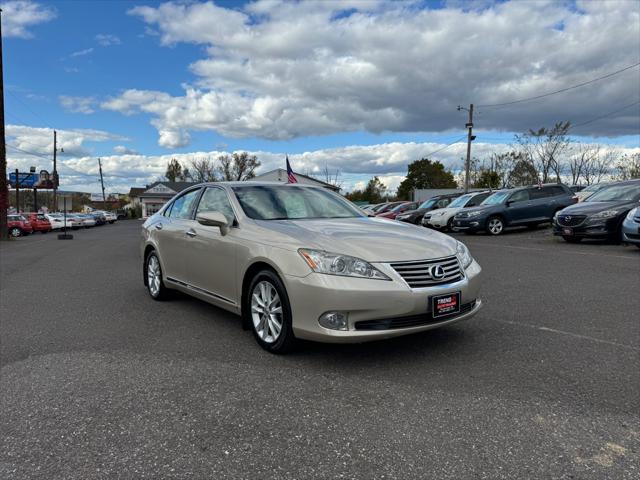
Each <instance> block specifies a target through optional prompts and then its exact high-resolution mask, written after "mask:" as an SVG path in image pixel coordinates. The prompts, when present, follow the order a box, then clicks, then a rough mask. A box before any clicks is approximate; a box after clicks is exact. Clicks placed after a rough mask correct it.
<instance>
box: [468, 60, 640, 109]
mask: <svg viewBox="0 0 640 480" xmlns="http://www.w3.org/2000/svg"><path fill="white" fill-rule="evenodd" d="M638 65H640V62H638V63H635V64H633V65H629V66H628V67H625V68H622V69H620V70H616V71H615V72H611V73H608V74H606V75H603V76H601V77H598V78H594V79H592V80H589V81H587V82H582V83H578V84H576V85H572V86H570V87H566V88H562V89H560V90H556V91H555V92H549V93H544V94H542V95H536V96H534V97H528V98H521V99H519V100H513V101H511V102H504V103H492V104H487V105H478V108H489V107H503V106H506V105H514V104H516V103H522V102H529V101H531V100H537V99H539V98H544V97H549V96H551V95H556V94H558V93H562V92H566V91H569V90H573V89H575V88H579V87H584V86H585V85H590V84H592V83H595V82H599V81H600V80H604V79H605V78H609V77H613V76H614V75H618V74H619V73H622V72H625V71H627V70H631V69H632V68H635V67H637V66H638Z"/></svg>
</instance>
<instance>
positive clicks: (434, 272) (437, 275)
mask: <svg viewBox="0 0 640 480" xmlns="http://www.w3.org/2000/svg"><path fill="white" fill-rule="evenodd" d="M429 273H430V274H431V278H433V279H434V280H440V279H442V278H444V268H442V265H434V266H433V267H431V268H430V269H429Z"/></svg>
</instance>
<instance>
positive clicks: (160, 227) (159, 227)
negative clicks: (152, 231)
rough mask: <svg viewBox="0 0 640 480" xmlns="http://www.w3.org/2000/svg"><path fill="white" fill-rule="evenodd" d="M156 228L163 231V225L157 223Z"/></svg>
mask: <svg viewBox="0 0 640 480" xmlns="http://www.w3.org/2000/svg"><path fill="white" fill-rule="evenodd" d="M154 226H155V227H156V230H162V224H161V223H156V224H155V225H154Z"/></svg>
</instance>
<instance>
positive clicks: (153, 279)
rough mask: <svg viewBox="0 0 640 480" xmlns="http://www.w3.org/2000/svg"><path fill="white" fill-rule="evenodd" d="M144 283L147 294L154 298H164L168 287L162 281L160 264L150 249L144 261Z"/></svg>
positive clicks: (167, 294)
mask: <svg viewBox="0 0 640 480" xmlns="http://www.w3.org/2000/svg"><path fill="white" fill-rule="evenodd" d="M144 273H145V284H146V286H147V291H148V292H149V295H150V296H151V298H153V299H154V300H158V301H160V300H166V299H167V298H168V297H169V289H168V288H167V287H165V286H164V282H163V281H162V266H161V265H160V259H159V257H158V254H157V253H156V252H155V250H151V251H150V252H149V254H148V255H147V258H146V259H145V261H144Z"/></svg>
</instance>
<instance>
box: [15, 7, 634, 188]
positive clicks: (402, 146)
mask: <svg viewBox="0 0 640 480" xmlns="http://www.w3.org/2000/svg"><path fill="white" fill-rule="evenodd" d="M592 3H594V2H592ZM596 3H597V2H596ZM600 3H607V2H600ZM459 5H460V3H459V2H414V3H413V4H411V5H410V6H409V7H406V6H405V7H402V6H401V5H400V4H398V3H385V2H382V3H378V2H371V3H367V2H342V3H331V2H301V3H284V4H282V3H279V2H268V1H267V2H265V1H261V2H257V3H249V4H247V3H241V2H224V1H219V2H216V3H215V4H214V3H211V2H207V3H202V2H186V3H185V2H178V3H161V2H135V1H133V2H126V1H91V2H80V1H60V2H57V1H49V2H35V1H31V0H23V1H18V2H16V1H8V2H3V9H4V10H5V14H4V18H3V35H4V38H3V41H4V75H5V91H6V94H5V113H6V120H7V124H9V125H13V126H16V127H24V128H20V129H16V128H14V129H13V130H12V129H8V133H9V138H8V143H9V144H11V145H14V146H18V145H19V146H20V147H21V149H22V150H28V151H30V152H33V153H37V154H39V155H47V154H48V152H50V150H51V147H50V145H48V144H46V142H45V140H44V139H43V137H44V136H46V135H48V134H47V133H46V132H47V131H44V130H37V129H52V128H55V129H57V130H59V131H62V132H67V133H63V135H62V138H63V140H64V141H67V142H68V147H67V148H66V152H67V156H66V157H64V158H63V161H65V162H68V165H69V168H72V167H71V166H72V165H73V168H76V169H81V170H82V171H84V170H83V168H85V164H86V165H87V166H86V168H87V171H90V173H92V174H93V173H94V172H93V170H91V169H92V168H93V167H92V166H91V167H90V165H93V163H92V162H93V160H92V159H94V158H95V157H97V156H109V157H113V158H112V161H111V162H110V163H109V164H108V168H113V169H114V170H113V171H112V172H111V173H113V174H114V175H115V172H116V170H122V171H127V170H131V172H132V173H131V176H130V177H129V178H127V179H126V182H130V183H140V182H144V181H145V180H149V179H153V178H154V177H157V176H158V172H160V171H161V170H162V165H161V164H162V162H164V161H165V160H164V157H165V156H167V155H169V156H171V155H180V154H182V155H187V156H188V154H190V153H191V152H222V151H234V150H248V151H251V152H262V154H263V157H264V161H263V163H264V166H265V167H274V166H279V165H277V164H278V162H279V160H278V158H280V155H279V154H284V153H288V154H290V155H292V158H293V159H295V161H296V164H297V165H298V167H297V168H298V169H299V170H301V171H313V170H314V169H317V168H322V167H323V166H324V165H326V164H329V166H330V167H331V168H336V169H340V171H341V172H343V174H344V176H345V178H347V179H349V182H351V185H350V186H353V185H354V184H355V183H356V182H359V181H363V180H365V179H366V178H368V177H370V176H371V175H372V174H378V175H381V176H383V177H388V183H389V185H390V186H395V185H397V183H398V182H399V181H400V180H401V177H402V175H403V173H404V172H406V165H407V163H409V162H410V161H411V160H412V159H415V158H412V157H411V155H418V156H420V155H421V154H424V153H428V152H430V151H433V150H437V149H439V148H440V147H442V146H446V144H448V143H450V142H451V141H452V140H455V139H457V138H459V137H462V136H463V135H464V134H465V130H464V128H463V127H464V123H465V121H466V112H457V111H456V110H455V106H456V105H457V103H462V104H463V105H467V104H468V103H469V102H470V101H473V102H475V103H480V104H483V103H487V104H490V103H497V102H500V101H510V100H514V99H518V98H523V97H528V96H531V95H532V94H533V95H535V94H540V93H545V92H548V91H553V90H554V89H557V88H562V87H565V86H568V85H573V84H576V83H579V82H582V81H586V80H589V79H592V78H596V77H598V76H600V75H603V74H606V73H608V72H612V71H616V70H618V69H620V68H623V67H626V66H629V65H633V64H634V62H638V61H640V60H639V57H640V52H639V51H638V48H637V42H635V43H634V41H633V40H634V38H635V39H636V40H637V39H638V38H640V20H638V19H639V18H640V16H639V15H640V12H639V9H640V7H638V4H634V3H633V2H626V5H622V6H620V5H617V6H616V8H613V6H612V5H597V6H594V5H589V4H585V5H583V4H576V5H577V6H576V5H574V4H569V5H566V6H565V5H560V4H556V5H551V6H548V5H547V6H544V5H542V4H535V3H534V2H501V3H499V4H493V3H492V2H484V1H483V2H467V3H464V4H463V5H464V7H465V8H464V9H460V8H459ZM145 7H146V8H145ZM20 9H22V10H24V9H27V10H28V13H29V14H30V15H31V19H29V15H22V16H21V17H20V18H21V20H20V21H22V22H23V24H22V25H16V24H15V22H17V21H18V20H16V19H18V15H17V13H16V12H19V11H20ZM8 17H11V18H8ZM24 18H27V20H24ZM596 20H597V21H600V22H602V23H603V24H604V25H606V26H607V28H606V29H605V31H604V32H601V37H600V38H594V37H595V36H594V35H593V34H589V31H588V29H587V28H586V27H585V25H587V24H588V23H589V22H593V21H596ZM11 22H14V24H11ZM466 22H468V23H466ZM492 22H493V23H492ZM523 22H524V23H523ZM465 23H466V24H465ZM511 23H512V24H513V25H510V24H511ZM470 25H475V28H473V29H471V30H470V29H469V26H470ZM496 25H499V27H496ZM505 25H506V26H505ZM558 25H561V26H562V27H561V28H559V27H558ZM401 27H402V28H401ZM470 31H471V32H475V33H474V35H473V36H468V35H469V32H470ZM405 35H406V36H405ZM465 36H468V37H467V38H465ZM514 45H518V46H517V47H514ZM634 45H635V46H634ZM603 51H604V52H614V53H612V54H611V55H609V56H608V57H603V56H602V52H603ZM639 70H640V69H638V68H635V69H631V70H629V71H627V72H624V73H621V74H620V75H617V76H615V77H614V78H612V79H610V80H607V81H603V82H599V83H595V84H593V85H591V86H587V87H584V88H582V89H576V90H574V91H571V92H568V93H566V94H563V95H558V96H555V97H550V98H547V99H543V100H541V101H536V102H530V103H526V104H520V105H518V106H517V107H516V106H513V107H510V108H507V109H501V110H495V109H491V108H487V109H482V108H479V109H478V110H479V114H478V115H477V116H476V121H475V124H476V127H477V132H476V134H477V135H478V140H477V143H478V145H479V148H478V150H477V152H478V153H477V154H478V155H480V156H481V155H489V154H490V152H491V147H492V146H495V148H496V149H500V148H503V147H504V145H505V144H508V143H510V142H511V141H512V139H513V134H514V132H520V131H523V130H525V129H526V128H529V127H531V128H538V127H541V126H550V125H552V124H553V123H554V122H556V121H560V120H572V121H573V122H574V123H580V122H584V121H587V120H591V119H593V118H596V117H598V116H599V115H602V114H607V112H611V111H613V110H615V109H616V108H618V107H621V106H624V105H627V104H629V103H632V102H633V101H634V100H636V99H640V93H638V89H637V82H638V80H639V79H640V75H639ZM65 99H66V100H65ZM639 113H640V110H639V107H638V106H637V105H635V106H632V107H631V108H628V109H626V110H624V111H622V112H621V113H620V114H616V115H610V116H607V117H606V118H604V119H602V120H601V121H596V122H593V123H591V124H590V125H589V126H585V127H583V128H581V129H580V130H576V133H582V134H583V135H581V136H580V137H575V140H577V141H583V142H589V143H603V144H607V145H612V146H621V147H625V148H631V149H634V148H638V146H639V144H640V138H639V130H640V120H639V118H640V116H639ZM29 129H32V130H29ZM83 131H93V132H95V131H99V132H102V135H97V136H96V134H95V133H94V134H86V133H82V132H83ZM12 132H13V136H12ZM73 132H75V134H74V133H73ZM30 135H33V137H30ZM74 135H76V137H77V138H76V137H74ZM11 142H13V143H11ZM389 144H393V145H397V149H396V150H397V152H398V154H397V155H393V152H392V153H391V154H390V153H389V152H390V151H391V150H390V149H389V148H382V147H381V146H384V145H389ZM480 144H482V146H480ZM416 145H417V146H416ZM115 147H117V150H116V151H114V148H115ZM350 147H368V148H363V149H361V150H358V151H361V152H364V153H366V155H364V153H363V155H364V156H362V157H359V156H358V155H356V154H354V153H353V150H350V152H351V153H350V154H345V153H344V152H345V149H347V148H350ZM463 147H464V145H462V142H461V144H460V145H455V146H453V147H451V148H449V149H446V150H444V151H443V152H442V153H440V154H438V155H437V156H436V157H439V158H438V159H440V160H442V161H443V162H445V164H447V163H448V164H449V165H452V164H453V163H456V162H458V161H459V157H460V156H461V154H460V152H461V151H462V150H460V149H461V148H463ZM10 150H11V148H10ZM134 152H135V153H137V154H139V156H140V157H141V158H137V159H132V158H130V155H131V154H132V153H134ZM305 152H307V153H313V152H324V154H322V153H317V154H312V155H306V156H303V155H302V154H304V153H305ZM327 152H330V155H329V154H327ZM380 152H385V153H384V155H386V156H388V155H392V156H393V157H394V158H395V160H393V161H392V160H389V159H388V158H387V157H385V158H382V157H380V155H382V153H380ZM403 152H404V153H403ZM9 153H10V156H9V160H10V161H9V163H10V167H11V166H12V165H11V161H12V160H13V161H14V163H16V164H19V165H21V166H22V165H26V163H28V162H29V161H32V162H33V161H35V160H36V159H37V158H39V157H32V158H31V159H28V158H26V157H25V156H24V155H23V154H20V153H19V152H18V151H15V150H13V151H12V152H11V151H10V152H9ZM343 154H344V155H343ZM119 155H120V156H119ZM296 155H298V157H296ZM376 155H378V157H376ZM185 158H187V157H185ZM328 158H329V160H327V159H328ZM145 162H146V164H147V166H148V171H147V173H146V174H145V173H144V171H143V170H144V169H143V168H142V165H143V164H145ZM322 162H324V164H322ZM45 163H46V162H45ZM134 163H135V167H132V166H131V165H133V164H134ZM151 164H153V165H152V166H149V165H151ZM363 165H371V168H369V169H368V170H367V168H365V167H363ZM126 175H129V173H125V175H124V176H126ZM118 182H119V183H121V184H122V186H120V185H119V186H118V188H124V183H125V178H121V181H120V180H117V178H116V177H114V179H113V183H114V184H115V183H118Z"/></svg>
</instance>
